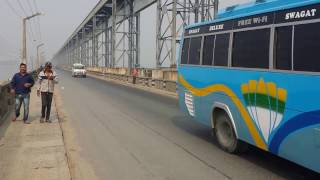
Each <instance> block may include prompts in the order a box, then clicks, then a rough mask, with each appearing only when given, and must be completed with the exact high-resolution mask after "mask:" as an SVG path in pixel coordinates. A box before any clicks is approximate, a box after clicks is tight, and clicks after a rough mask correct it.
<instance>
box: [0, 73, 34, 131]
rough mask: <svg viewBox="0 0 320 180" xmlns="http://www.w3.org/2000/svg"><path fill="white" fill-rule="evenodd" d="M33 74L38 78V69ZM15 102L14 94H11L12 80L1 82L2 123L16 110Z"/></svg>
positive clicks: (0, 116)
mask: <svg viewBox="0 0 320 180" xmlns="http://www.w3.org/2000/svg"><path fill="white" fill-rule="evenodd" d="M31 74H32V76H33V78H34V79H35V80H36V78H37V74H38V71H33V72H31ZM14 104H15V103H14V96H13V95H12V94H10V82H8V81H6V82H3V83H0V125H1V124H2V123H3V122H4V121H5V120H6V118H7V117H8V115H9V114H10V113H11V112H13V111H14Z"/></svg>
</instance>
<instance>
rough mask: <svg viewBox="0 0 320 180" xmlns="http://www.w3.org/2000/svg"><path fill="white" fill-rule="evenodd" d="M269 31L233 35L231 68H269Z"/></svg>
mask: <svg viewBox="0 0 320 180" xmlns="http://www.w3.org/2000/svg"><path fill="white" fill-rule="evenodd" d="M269 42H270V29H258V30H251V31H243V32H236V33H234V39H233V53H232V66H234V67H245V68H265V69H267V68H269V46H270V43H269Z"/></svg>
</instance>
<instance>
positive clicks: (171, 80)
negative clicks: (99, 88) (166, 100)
mask: <svg viewBox="0 0 320 180" xmlns="http://www.w3.org/2000/svg"><path fill="white" fill-rule="evenodd" d="M87 71H88V72H89V73H92V74H96V75H99V76H102V75H103V76H105V77H106V78H108V79H112V80H116V81H122V82H127V83H131V84H137V85H140V86H145V87H150V88H155V89H160V90H164V91H169V92H173V93H176V92H177V83H176V82H177V71H176V70H174V69H138V75H137V76H133V75H132V74H130V72H128V69H126V68H96V67H94V68H90V67H89V68H87ZM134 79H135V80H134Z"/></svg>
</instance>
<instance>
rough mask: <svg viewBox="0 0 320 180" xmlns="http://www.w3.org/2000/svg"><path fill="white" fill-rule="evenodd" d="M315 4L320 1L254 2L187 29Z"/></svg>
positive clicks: (226, 11) (221, 13) (282, 0)
mask: <svg viewBox="0 0 320 180" xmlns="http://www.w3.org/2000/svg"><path fill="white" fill-rule="evenodd" d="M315 3H320V0H265V2H261V3H256V2H255V1H254V2H252V3H248V4H242V5H235V6H233V7H230V8H231V9H232V10H229V11H228V9H230V8H226V9H224V10H221V11H219V13H218V19H215V20H213V21H207V22H202V23H195V24H192V25H189V26H187V27H186V29H190V28H194V27H198V26H203V25H207V24H212V23H217V22H221V21H227V20H231V19H236V18H241V17H246V16H251V15H256V14H262V13H268V12H273V11H278V10H285V9H291V8H295V7H300V6H307V5H311V4H315Z"/></svg>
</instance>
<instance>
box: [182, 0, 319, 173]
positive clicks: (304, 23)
mask: <svg viewBox="0 0 320 180" xmlns="http://www.w3.org/2000/svg"><path fill="white" fill-rule="evenodd" d="M219 17H220V18H219V19H217V20H214V21H212V22H207V23H201V24H195V25H191V26H188V27H186V29H185V33H184V37H183V42H182V44H181V50H180V52H181V55H180V59H179V63H178V74H179V75H178V89H179V103H180V108H181V110H182V111H183V112H184V113H186V114H188V115H189V116H191V117H193V119H195V120H196V121H199V122H201V123H203V124H204V125H207V126H208V127H210V128H212V131H213V133H214V134H215V137H216V139H217V141H218V143H219V145H220V147H221V148H222V149H223V150H225V151H227V152H229V153H237V152H241V151H243V150H245V149H246V147H247V145H248V144H251V145H254V146H256V147H258V148H260V149H263V150H265V151H268V152H270V153H272V154H275V155H277V156H280V157H282V158H285V159H288V160H290V161H293V162H295V163H297V164H300V165H302V166H304V167H306V168H309V169H311V170H313V171H316V172H318V173H320V61H319V57H320V43H319V42H320V33H319V32H320V0H308V1H305V0H277V1H266V2H262V3H257V4H256V5H252V6H251V7H250V6H245V7H241V6H238V7H236V8H234V9H233V10H230V11H226V12H225V13H222V14H220V16H219Z"/></svg>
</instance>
